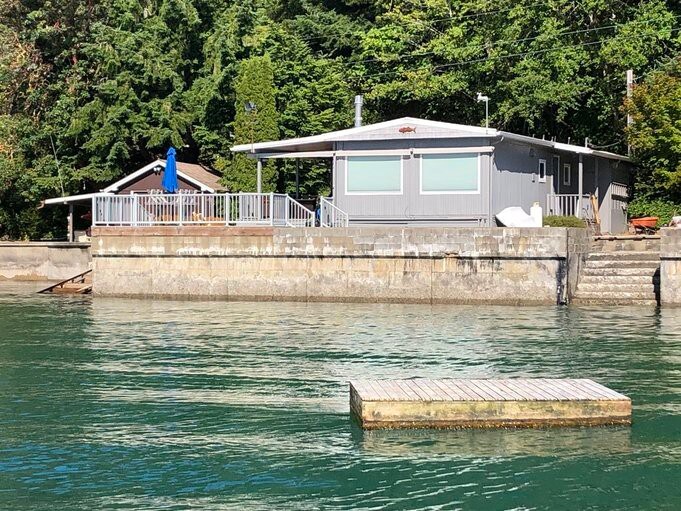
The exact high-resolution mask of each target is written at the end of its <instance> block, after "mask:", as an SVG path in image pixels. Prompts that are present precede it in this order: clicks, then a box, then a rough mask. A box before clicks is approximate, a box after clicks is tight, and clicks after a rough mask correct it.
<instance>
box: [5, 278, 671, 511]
mask: <svg viewBox="0 0 681 511" xmlns="http://www.w3.org/2000/svg"><path fill="white" fill-rule="evenodd" d="M680 332H681V318H680V315H679V314H678V312H677V311H674V310H672V309H661V310H659V311H656V310H654V309H650V308H643V309H638V308H626V307H619V308H572V307H521V308H511V307H480V306H475V307H465V306H463V307H462V306H437V307H430V306H417V305H370V304H361V305H351V304H346V305H343V304H301V303H288V304H287V303H224V302H189V301H182V302H175V301H154V300H121V299H102V298H97V297H94V298H93V297H85V298H83V297H45V296H36V295H33V294H32V292H26V288H24V289H23V290H22V289H21V287H20V286H19V287H14V288H12V289H10V290H9V291H8V288H4V291H0V508H1V509H17V508H23V509H46V508H54V507H55V506H56V507H58V508H62V509H93V508H100V507H114V508H121V509H189V508H197V509H198V508H201V509H234V508H238V509H291V508H304V509H310V508H323V509H357V508H366V509H380V508H387V509H440V508H444V509H448V508H457V507H460V508H467V509H490V508H494V509H504V508H517V509H523V508H541V509H557V508H565V503H566V502H569V503H570V506H569V507H572V508H576V509H583V508H615V509H627V508H630V509H638V508H656V509H662V508H665V507H666V508H673V507H674V506H673V503H675V502H677V501H679V499H681V490H680V489H679V487H678V484H676V482H675V481H676V480H677V479H678V474H679V473H681V462H680V461H679V460H680V459H681V450H680V449H681V447H679V446H681V371H680V370H679V361H680V360H681V335H680ZM512 376H521V377H532V376H537V377H589V378H594V379H596V380H597V381H600V382H601V383H603V384H605V385H608V386H610V387H612V388H614V389H616V390H618V391H621V392H623V393H625V394H628V395H630V396H631V397H632V398H633V402H634V424H633V426H632V427H631V428H620V427H618V428H583V429H579V428H573V429H546V430H492V431H486V430H485V431H465V430H463V431H462V430H459V431H373V432H362V431H361V430H359V429H358V428H357V427H356V426H354V425H353V424H352V422H351V421H350V419H349V415H348V408H349V407H348V387H347V381H348V380H350V379H355V378H367V377H370V378H406V377H426V378H439V377H448V378H452V377H472V378H487V377H512Z"/></svg>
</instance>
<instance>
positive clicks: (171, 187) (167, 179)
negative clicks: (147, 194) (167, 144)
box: [161, 147, 179, 193]
mask: <svg viewBox="0 0 681 511" xmlns="http://www.w3.org/2000/svg"><path fill="white" fill-rule="evenodd" d="M161 186H163V189H164V190H165V191H166V192H168V193H175V192H177V190H178V189H179V187H178V185H177V163H176V162H175V148H174V147H171V148H170V149H168V156H167V157H166V168H165V170H164V171H163V181H161Z"/></svg>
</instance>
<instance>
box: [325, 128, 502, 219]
mask: <svg viewBox="0 0 681 511" xmlns="http://www.w3.org/2000/svg"><path fill="white" fill-rule="evenodd" d="M488 145H489V141H488V140H487V139H484V138H483V139H465V140H461V139H459V140H457V139H411V140H409V141H408V142H407V143H406V144H405V141H402V140H382V141H353V142H342V143H339V144H338V145H337V147H336V149H337V150H380V149H386V150H390V149H410V148H425V147H443V148H446V147H456V148H460V147H481V146H488ZM405 146H406V147H405ZM346 162H347V159H346V158H344V157H338V158H337V159H336V165H335V176H334V191H333V194H334V202H335V204H336V205H337V206H338V207H339V208H341V209H342V210H343V211H345V212H346V213H348V215H349V217H350V219H351V221H352V222H353V223H384V222H385V223H411V224H413V223H421V224H433V223H456V224H459V225H480V224H483V225H486V223H487V219H488V200H487V197H488V190H489V185H488V182H489V172H490V155H489V154H481V155H480V193H477V194H442V195H431V194H428V195H422V194H421V193H420V185H419V175H420V156H419V155H407V156H403V157H402V164H403V176H402V179H403V182H402V194H401V195H380V194H372V195H346V193H345V169H346Z"/></svg>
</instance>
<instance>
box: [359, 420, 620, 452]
mask: <svg viewBox="0 0 681 511" xmlns="http://www.w3.org/2000/svg"><path fill="white" fill-rule="evenodd" d="M353 438H354V440H355V442H357V446H358V447H359V448H360V449H362V450H364V451H366V452H367V453H371V454H372V455H379V456H388V457H404V458H431V457H432V456H443V457H457V458H475V457H481V456H483V457H488V456H491V457H504V458H508V457H515V456H564V457H567V456H593V455H597V456H603V455H609V454H612V455H614V454H625V453H629V452H631V450H632V448H631V428H629V427H598V428H545V429H527V430H525V429H514V430H511V429H493V430H492V429H491V430H376V431H362V430H361V429H360V428H359V427H358V426H357V425H356V424H353Z"/></svg>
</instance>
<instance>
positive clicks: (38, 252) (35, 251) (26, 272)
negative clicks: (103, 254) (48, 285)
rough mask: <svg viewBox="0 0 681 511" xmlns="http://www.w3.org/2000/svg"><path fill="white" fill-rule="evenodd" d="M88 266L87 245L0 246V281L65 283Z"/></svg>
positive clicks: (41, 243)
mask: <svg viewBox="0 0 681 511" xmlns="http://www.w3.org/2000/svg"><path fill="white" fill-rule="evenodd" d="M89 266H90V245H89V244H88V243H60V242H44V243H43V242H28V243H24V242H2V243H0V280H36V281H37V280H66V279H68V278H70V277H73V276H74V275H77V274H78V273H82V272H84V271H85V270H87V269H88V268H89Z"/></svg>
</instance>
